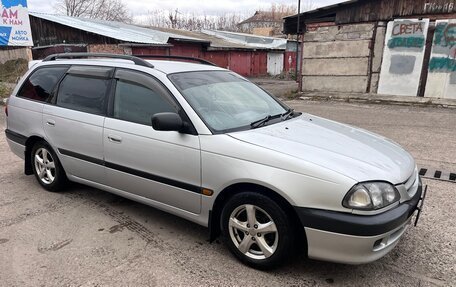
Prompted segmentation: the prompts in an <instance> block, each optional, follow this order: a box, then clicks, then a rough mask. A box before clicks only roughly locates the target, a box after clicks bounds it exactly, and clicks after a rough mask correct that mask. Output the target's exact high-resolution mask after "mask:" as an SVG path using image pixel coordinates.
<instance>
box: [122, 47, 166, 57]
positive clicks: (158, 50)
mask: <svg viewBox="0 0 456 287" xmlns="http://www.w3.org/2000/svg"><path fill="white" fill-rule="evenodd" d="M131 51H132V54H133V55H160V56H167V55H168V53H169V47H131Z"/></svg>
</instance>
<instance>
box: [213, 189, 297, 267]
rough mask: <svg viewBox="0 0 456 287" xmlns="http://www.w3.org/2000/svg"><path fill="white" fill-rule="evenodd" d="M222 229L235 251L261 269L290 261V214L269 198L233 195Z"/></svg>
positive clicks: (232, 249) (234, 252) (244, 194)
mask: <svg viewBox="0 0 456 287" xmlns="http://www.w3.org/2000/svg"><path fill="white" fill-rule="evenodd" d="M221 229H222V233H223V237H224V241H225V243H226V244H227V245H228V247H229V249H230V250H231V251H232V253H233V254H234V255H236V257H237V258H239V259H240V260H241V261H242V262H244V263H245V264H247V265H249V266H251V267H254V268H258V269H270V268H273V267H276V266H278V265H280V264H283V263H285V262H287V261H288V258H289V257H290V252H291V251H292V249H293V245H294V244H293V243H294V236H293V234H294V230H293V228H292V224H291V220H290V218H289V217H288V216H287V213H286V212H285V211H284V210H283V208H282V207H281V206H280V205H278V204H277V203H276V202H275V201H273V200H271V199H270V198H269V197H267V196H265V195H262V194H259V193H255V192H243V193H239V194H236V195H234V196H233V197H232V198H230V200H229V201H228V202H227V203H226V205H225V207H224V209H223V211H222V216H221Z"/></svg>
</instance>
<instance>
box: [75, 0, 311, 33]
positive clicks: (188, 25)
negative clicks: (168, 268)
mask: <svg viewBox="0 0 456 287" xmlns="http://www.w3.org/2000/svg"><path fill="white" fill-rule="evenodd" d="M79 1H82V0H79ZM313 8H315V4H314V0H303V1H302V3H301V12H302V11H307V10H310V9H313ZM296 11H297V7H296V5H287V4H271V6H270V7H269V8H267V9H263V10H258V11H257V13H260V14H261V15H264V17H265V20H274V21H277V22H281V21H282V18H283V17H286V16H289V15H294V14H296ZM253 14H254V11H244V12H236V13H219V14H216V15H211V16H208V15H206V13H204V11H203V12H202V13H201V14H195V13H194V12H193V13H183V12H181V11H179V10H177V9H176V10H174V11H169V10H160V9H158V10H152V11H149V12H148V13H147V17H146V19H145V20H144V21H143V22H141V23H138V24H141V25H146V26H150V27H158V28H172V29H183V30H190V31H198V30H203V29H210V30H225V31H232V32H250V30H251V29H247V28H246V27H245V26H243V25H238V24H239V23H240V22H242V21H243V20H245V19H247V18H249V17H250V16H252V15H253Z"/></svg>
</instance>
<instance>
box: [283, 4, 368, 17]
mask: <svg viewBox="0 0 456 287" xmlns="http://www.w3.org/2000/svg"><path fill="white" fill-rule="evenodd" d="M360 1H363V0H348V1H341V2H340V3H336V4H333V5H328V6H324V7H320V8H317V9H314V10H309V11H306V12H303V13H301V14H300V16H306V15H312V14H315V13H318V12H323V11H327V10H332V9H335V8H342V7H345V6H347V5H351V4H354V3H357V2H360ZM297 16H298V14H296V15H290V16H287V17H284V19H287V18H294V17H297Z"/></svg>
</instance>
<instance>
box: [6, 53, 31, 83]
mask: <svg viewBox="0 0 456 287" xmlns="http://www.w3.org/2000/svg"><path fill="white" fill-rule="evenodd" d="M27 69H28V62H27V60H26V59H16V60H9V61H6V62H5V63H4V64H0V82H5V83H16V82H17V80H18V79H19V78H20V77H22V75H24V74H25V72H27Z"/></svg>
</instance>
